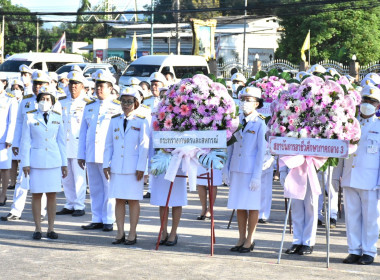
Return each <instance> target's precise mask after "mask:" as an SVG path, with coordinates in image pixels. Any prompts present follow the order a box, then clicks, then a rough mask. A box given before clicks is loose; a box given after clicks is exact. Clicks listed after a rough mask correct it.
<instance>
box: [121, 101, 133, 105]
mask: <svg viewBox="0 0 380 280" xmlns="http://www.w3.org/2000/svg"><path fill="white" fill-rule="evenodd" d="M120 103H121V104H125V105H132V104H133V103H135V102H134V101H132V100H121V101H120Z"/></svg>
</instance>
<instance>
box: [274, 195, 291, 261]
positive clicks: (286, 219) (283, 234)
mask: <svg viewBox="0 0 380 280" xmlns="http://www.w3.org/2000/svg"><path fill="white" fill-rule="evenodd" d="M291 204H292V199H291V198H289V201H288V209H286V216H285V222H284V228H283V230H282V237H281V246H280V251H279V252H278V259H277V263H278V264H280V261H281V253H282V248H283V247H284V239H285V233H286V225H287V223H288V218H289V212H290V205H291Z"/></svg>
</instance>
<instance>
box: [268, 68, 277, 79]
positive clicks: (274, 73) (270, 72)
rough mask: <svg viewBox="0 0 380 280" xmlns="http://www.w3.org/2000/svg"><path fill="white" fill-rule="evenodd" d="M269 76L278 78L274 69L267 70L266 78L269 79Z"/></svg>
mask: <svg viewBox="0 0 380 280" xmlns="http://www.w3.org/2000/svg"><path fill="white" fill-rule="evenodd" d="M270 76H276V77H278V76H279V73H278V70H277V69H276V68H273V69H271V70H269V72H268V77H270Z"/></svg>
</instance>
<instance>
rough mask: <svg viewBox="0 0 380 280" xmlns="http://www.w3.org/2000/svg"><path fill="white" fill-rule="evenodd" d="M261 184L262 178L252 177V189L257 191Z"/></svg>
mask: <svg viewBox="0 0 380 280" xmlns="http://www.w3.org/2000/svg"><path fill="white" fill-rule="evenodd" d="M260 186H261V180H260V179H256V178H252V179H251V182H250V183H249V189H250V190H251V191H257V190H258V189H259V188H260Z"/></svg>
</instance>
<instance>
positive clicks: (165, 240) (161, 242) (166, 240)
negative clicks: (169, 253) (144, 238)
mask: <svg viewBox="0 0 380 280" xmlns="http://www.w3.org/2000/svg"><path fill="white" fill-rule="evenodd" d="M168 238H169V234H168V235H166V238H165V239H162V240H160V243H159V244H160V245H165V244H166V242H168Z"/></svg>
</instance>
